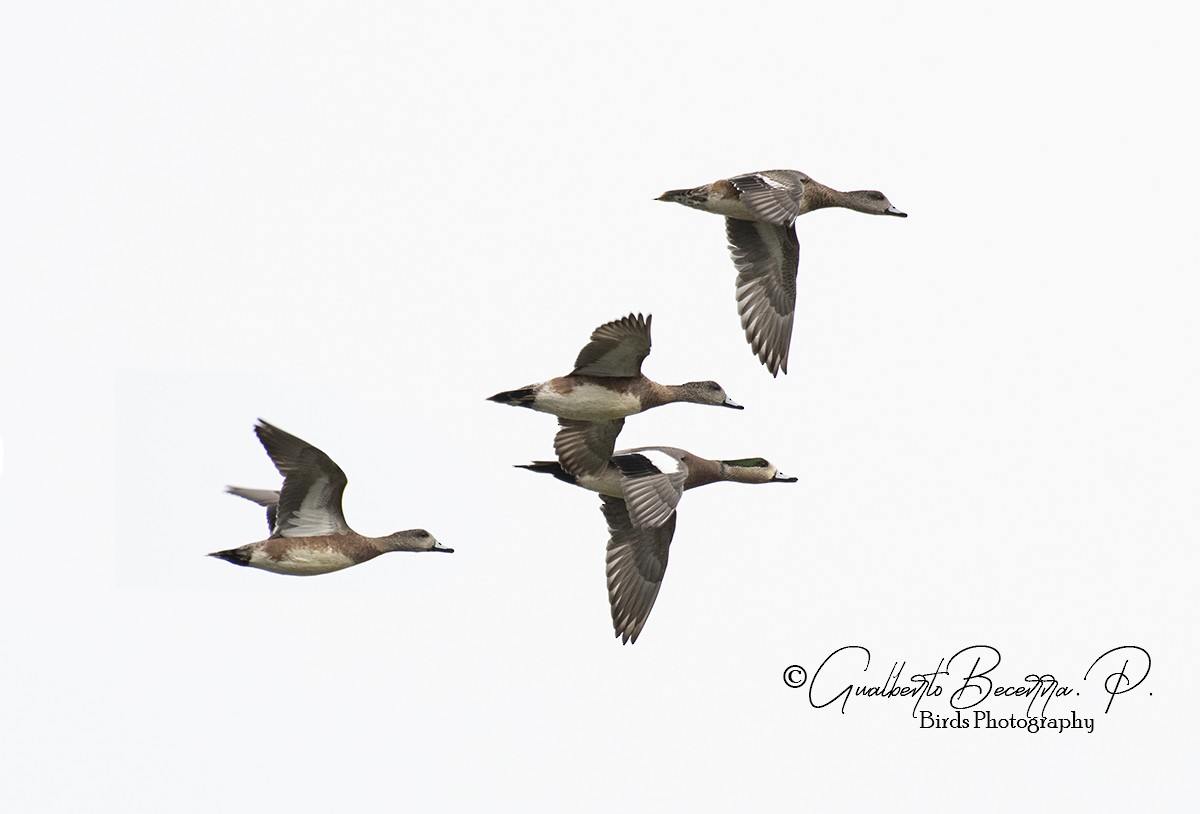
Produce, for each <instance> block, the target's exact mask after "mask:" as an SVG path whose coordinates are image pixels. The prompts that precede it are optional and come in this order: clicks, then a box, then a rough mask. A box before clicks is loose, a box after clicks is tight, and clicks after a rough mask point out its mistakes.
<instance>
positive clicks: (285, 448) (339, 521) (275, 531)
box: [209, 419, 454, 576]
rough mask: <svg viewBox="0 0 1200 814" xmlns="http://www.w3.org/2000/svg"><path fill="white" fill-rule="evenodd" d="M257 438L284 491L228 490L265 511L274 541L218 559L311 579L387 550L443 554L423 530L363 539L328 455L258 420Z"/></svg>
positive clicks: (222, 554)
mask: <svg viewBox="0 0 1200 814" xmlns="http://www.w3.org/2000/svg"><path fill="white" fill-rule="evenodd" d="M254 433H255V435H257V436H258V440H259V441H261V442H262V445H263V447H264V448H265V449H266V450H267V454H268V455H269V456H270V457H271V461H272V462H273V463H274V464H275V468H276V469H278V470H279V474H280V475H283V488H282V489H281V490H280V491H278V492H276V491H273V490H270V489H244V488H242V487H238V486H230V487H228V488H227V490H226V491H228V492H229V493H230V494H234V495H237V496H238V497H243V498H246V499H247V500H251V501H253V502H255V503H257V504H259V505H260V506H266V507H267V526H268V528H270V530H271V536H270V537H268V538H267V539H265V540H260V541H258V542H257V543H250V544H248V545H244V546H240V547H238V548H231V549H228V550H226V551H215V552H213V553H212V554H210V555H209V556H210V557H218V558H219V559H222V560H226V561H228V562H231V563H234V564H235V565H246V566H250V567H251V568H261V569H263V570H264V571H273V572H275V573H276V574H291V575H293V576H311V575H313V574H328V573H329V572H331V571H340V570H341V569H343V568H349V567H350V566H352V565H358V564H359V563H363V562H366V561H367V560H371V559H374V558H375V557H378V556H379V555H380V554H386V553H387V552H389V551H444V552H446V553H447V554H452V553H454V549H453V548H446V547H445V546H443V545H442V544H441V543H439V542H438V541H437V540H436V539H435V538H434V536H433V535H432V534H430V533H429V532H427V531H425V530H424V529H409V530H408V531H398V532H396V533H395V534H389V535H388V536H386V537H365V536H363V535H361V534H359V533H358V532H356V531H354V530H353V529H351V528H350V527H349V526H348V525H346V518H345V517H344V516H343V515H342V492H343V491H344V490H345V488H346V474H345V473H344V472H342V470H341V467H339V466H338V465H337V464H336V463H334V462H333V459H331V458H330V457H329V456H328V455H326V454H325V453H324V452H322V451H321V450H319V449H317V448H316V447H314V446H313V445H312V444H309V443H307V442H305V441H302V440H301V439H299V438H297V437H296V436H294V435H291V434H290V433H286V432H284V431H283V430H281V429H279V428H278V427H275V426H273V425H271V424H268V423H267V422H266V421H263V420H261V419H259V421H258V423H257V424H256V425H255V427H254Z"/></svg>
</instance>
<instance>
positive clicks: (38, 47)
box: [0, 2, 1200, 812]
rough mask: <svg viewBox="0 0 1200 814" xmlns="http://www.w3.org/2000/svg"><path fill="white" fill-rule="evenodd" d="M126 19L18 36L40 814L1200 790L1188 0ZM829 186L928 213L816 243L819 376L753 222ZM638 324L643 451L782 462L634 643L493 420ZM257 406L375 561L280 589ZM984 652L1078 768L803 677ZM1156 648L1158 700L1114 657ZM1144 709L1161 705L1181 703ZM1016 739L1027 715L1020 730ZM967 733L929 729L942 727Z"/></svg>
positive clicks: (848, 216)
mask: <svg viewBox="0 0 1200 814" xmlns="http://www.w3.org/2000/svg"><path fill="white" fill-rule="evenodd" d="M349 5H350V4H341V3H339V4H332V3H331V4H314V3H282V2H280V3H244V2H230V3H204V4H200V3H193V4H186V3H119V4H108V5H106V6H104V7H98V6H96V5H95V4H69V3H66V4H38V5H37V6H36V7H35V6H34V5H33V4H27V5H23V6H16V5H14V6H12V7H10V8H9V9H8V11H7V12H6V14H5V17H6V20H5V22H4V24H3V26H2V28H0V71H2V73H3V76H4V77H5V81H4V84H3V89H2V90H0V103H2V104H3V110H4V120H5V124H4V126H3V134H2V135H0V139H2V144H3V149H2V155H0V168H2V173H3V174H2V178H0V205H2V210H0V252H2V256H0V261H2V264H3V267H2V269H0V273H2V274H3V281H4V284H3V295H2V299H0V318H2V322H0V341H2V343H3V344H2V347H0V353H2V354H3V356H2V360H3V361H2V365H3V367H2V373H3V377H2V379H0V394H2V399H0V438H2V439H3V455H4V460H3V462H2V463H0V466H2V467H3V469H2V474H0V509H2V511H3V517H4V518H5V522H4V524H3V527H2V528H3V530H2V531H0V541H2V542H3V544H4V554H5V563H4V567H3V569H2V571H0V573H2V576H0V583H2V586H3V588H2V590H0V611H2V612H3V619H4V622H3V625H0V631H2V633H0V635H2V637H3V638H2V649H3V655H2V657H0V690H2V692H3V697H4V703H3V707H2V709H3V712H2V713H0V717H2V720H0V751H2V752H4V754H3V755H0V773H2V774H3V775H5V776H4V778H3V783H2V784H0V800H3V802H4V803H5V805H4V808H5V810H9V811H81V810H121V811H162V810H174V811H205V812H207V811H215V810H222V811H263V810H268V811H281V810H288V811H328V810H366V811H375V810H379V811H394V810H398V809H402V808H407V809H412V810H428V811H434V810H515V809H516V808H517V807H518V806H520V808H521V809H522V810H539V811H540V810H545V811H593V810H595V811H600V810H605V811H612V810H621V811H662V810H680V811H764V810H789V809H792V810H794V809H803V810H814V811H829V810H856V811H864V810H878V809H882V808H884V807H886V809H887V810H889V811H907V810H918V809H919V810H923V811H930V810H951V809H953V810H972V811H1011V810H1014V809H1016V808H1018V807H1020V808H1021V810H1043V809H1044V810H1064V809H1073V810H1089V811H1097V810H1133V809H1140V810H1172V809H1174V810H1180V809H1185V808H1190V806H1191V805H1194V804H1195V802H1196V797H1197V789H1196V781H1195V779H1194V778H1195V771H1194V768H1195V750H1194V746H1193V745H1194V743H1195V738H1196V731H1195V720H1196V718H1195V714H1196V705H1195V702H1194V699H1193V693H1194V689H1193V688H1192V686H1191V679H1192V677H1193V676H1194V675H1195V674H1196V669H1197V666H1198V665H1197V659H1196V657H1195V654H1194V647H1195V635H1194V633H1195V630H1194V622H1195V613H1196V600H1195V555H1194V549H1195V545H1196V543H1197V513H1196V496H1197V489H1198V488H1200V474H1198V470H1197V463H1196V462H1197V460H1198V455H1200V433H1198V431H1197V416H1198V415H1200V389H1198V386H1197V383H1198V376H1197V374H1198V373H1200V371H1198V369H1197V368H1198V364H1197V353H1196V351H1197V348H1198V347H1200V330H1198V329H1197V326H1196V313H1197V298H1198V297H1197V295H1198V294H1200V284H1198V282H1197V264H1196V251H1195V237H1194V235H1195V227H1194V225H1193V222H1194V220H1195V218H1196V216H1197V212H1198V211H1200V204H1198V203H1197V200H1196V188H1197V178H1196V175H1197V173H1196V162H1195V158H1194V155H1195V145H1196V143H1197V135H1198V134H1197V132H1196V127H1195V125H1194V122H1193V115H1194V108H1195V104H1194V94H1195V87H1194V85H1195V77H1196V75H1197V65H1196V60H1195V58H1194V53H1195V48H1194V42H1193V39H1194V38H1193V37H1192V33H1193V32H1192V27H1191V26H1190V24H1188V23H1186V22H1185V19H1184V18H1181V17H1176V16H1174V14H1173V13H1172V12H1171V11H1169V10H1168V9H1171V8H1174V6H1171V5H1169V4H1154V3H1143V4H1116V5H1114V4H1089V5H1087V6H1084V5H1082V4H1047V3H1036V4H1022V3H1009V4H1002V5H998V6H996V5H994V6H991V7H987V8H986V9H984V8H974V9H973V10H967V7H965V6H961V4H946V5H944V6H939V5H930V4H921V3H916V4H914V3H908V2H890V3H840V4H839V3H825V4H820V5H808V4H798V3H778V4H750V3H740V4H726V5H722V6H702V5H699V4H695V3H686V4H685V3H679V4H671V5H662V6H655V7H651V6H650V5H649V4H643V3H637V4H626V3H608V4H603V5H600V6H594V7H592V8H591V9H590V10H589V11H587V12H583V11H567V9H568V8H570V7H569V6H568V5H563V4H550V3H544V4H533V3H521V2H515V3H504V4H499V3H496V4H477V5H476V4H450V3H441V4H421V5H415V4H414V5H412V6H411V7H409V6H405V5H401V4H393V3H379V4H354V5H353V7H348V6H349ZM772 167H788V168H794V169H799V170H802V171H805V172H807V173H809V174H810V175H812V176H813V177H814V178H816V179H818V180H820V181H822V182H824V183H826V184H829V185H831V186H834V187H837V188H839V189H863V188H865V189H880V190H882V191H884V192H885V193H886V194H887V195H888V196H889V197H890V198H891V200H892V202H893V203H894V204H895V205H896V206H898V207H899V208H900V209H902V210H904V211H907V212H908V213H909V214H910V217H909V218H908V219H907V220H900V219H895V218H870V217H866V216H862V215H859V214H856V213H852V212H846V211H836V210H834V211H822V212H817V213H814V214H812V215H808V216H805V217H804V218H802V219H801V220H800V221H799V223H798V231H799V235H800V242H801V269H800V276H799V289H800V294H799V300H798V310H797V317H796V332H795V336H794V338H793V342H792V354H791V363H790V370H791V373H790V375H788V376H786V377H780V378H779V379H772V378H771V377H770V376H769V375H768V374H767V373H766V371H765V370H764V369H763V368H762V367H761V366H760V365H758V363H757V361H756V360H755V359H754V358H753V357H752V355H751V353H750V350H749V348H748V346H746V344H745V342H744V339H743V337H742V331H741V328H740V326H739V324H738V320H737V316H736V308H735V303H734V298H733V277H734V270H733V266H732V263H731V262H730V259H729V256H728V252H727V251H726V249H725V242H724V235H723V228H722V223H721V221H720V219H719V218H717V217H714V216H712V215H707V214H704V213H700V212H695V211H691V210H687V209H684V208H682V207H679V206H674V205H668V204H664V203H657V202H655V201H654V200H653V198H654V197H655V196H656V195H658V194H659V193H661V192H662V191H663V190H665V189H668V188H675V187H683V186H693V185H697V184H701V183H704V182H708V181H712V180H715V179H717V178H720V177H725V176H728V175H731V174H735V173H740V172H747V171H751V170H757V169H768V168H772ZM631 311H640V312H645V313H653V314H654V352H653V354H652V355H651V356H650V358H649V359H648V360H647V362H646V365H645V371H646V373H647V374H648V375H650V376H651V377H652V378H655V379H657V380H659V381H664V382H680V381H687V380H691V379H708V378H712V379H716V380H717V381H719V382H721V384H723V385H724V386H725V388H726V389H727V391H728V392H729V393H730V395H731V396H732V397H733V398H734V399H736V400H737V401H739V402H741V403H743V404H745V405H746V410H745V411H744V412H735V411H732V410H716V409H709V408H707V407H701V406H696V405H671V406H668V407H665V408H662V409H658V410H654V411H652V412H650V413H648V414H646V415H644V416H638V417H635V418H633V419H631V420H630V421H629V422H628V425H627V428H626V430H625V433H624V434H623V436H622V438H621V440H620V444H621V445H623V446H634V445H641V444H654V443H658V444H672V445H678V446H683V447H686V448H689V449H691V450H693V451H695V452H697V453H699V454H702V455H706V456H708V457H714V458H735V457H747V456H759V455H761V456H766V457H769V458H770V459H771V460H773V461H775V462H776V463H778V464H779V466H780V467H781V468H782V469H783V470H784V471H785V472H787V473H788V474H792V475H796V476H798V477H799V482H798V483H796V484H794V485H790V486H784V485H771V486H764V487H753V488H752V487H747V486H739V485H724V484H723V485H716V486H712V487H708V488H707V489H705V490H702V491H700V492H694V493H689V494H688V495H687V496H686V498H685V499H684V501H683V503H682V504H681V509H680V520H679V528H678V532H677V534H676V538H675V544H674V546H673V548H672V555H671V557H672V558H671V566H670V569H669V572H668V576H667V579H666V581H665V583H664V587H663V590H662V593H661V594H660V596H659V600H658V604H657V606H656V607H655V609H654V612H653V614H652V615H651V617H650V621H649V624H648V625H647V627H646V629H645V632H644V634H643V636H642V638H641V640H640V641H639V642H638V643H637V644H636V645H634V646H626V647H622V646H621V645H620V644H619V642H614V640H613V639H612V632H611V624H610V620H609V614H608V607H607V597H606V591H605V584H604V573H603V572H604V567H603V560H604V543H605V539H606V534H605V527H604V523H603V519H602V517H601V515H600V512H599V511H598V510H597V507H598V502H599V501H598V500H597V499H596V497H595V496H594V495H592V494H589V493H586V492H583V491H582V490H575V489H571V488H569V487H568V486H566V485H564V484H561V483H559V482H557V481H555V480H553V479H550V478H548V477H545V476H539V475H534V474H531V473H528V472H523V471H520V470H516V469H512V468H511V467H510V464H514V463H521V462H524V461H527V460H530V459H533V458H546V457H549V456H550V455H551V446H550V442H551V438H552V435H553V430H554V421H553V419H552V418H551V417H549V416H546V415H541V414H536V413H533V412H530V411H523V410H522V411H518V410H514V409H511V408H508V407H503V406H499V405H496V404H491V403H488V402H486V401H485V400H484V399H485V397H486V396H488V395H490V394H492V393H494V392H496V391H498V390H504V389H510V388H515V387H519V386H522V385H524V384H527V383H529V382H533V381H539V380H541V379H543V378H548V377H550V376H552V375H559V374H561V373H565V372H567V371H568V370H569V369H570V366H571V362H572V361H573V360H574V357H575V354H576V353H577V352H578V350H579V348H580V347H581V346H582V345H583V343H584V342H585V340H586V338H587V336H588V334H589V332H590V331H591V330H592V329H593V328H594V327H595V326H596V325H598V324H600V323H602V322H605V321H607V320H610V319H615V318H617V317H620V316H622V315H624V314H626V313H629V312H631ZM258 416H262V417H264V418H266V419H268V420H270V421H272V422H274V423H277V424H278V425H280V426H281V427H283V428H285V429H287V430H289V431H291V432H293V433H296V434H298V435H300V436H301V437H303V438H305V439H307V440H309V441H311V442H312V443H314V444H316V445H318V446H319V447H321V448H322V449H323V450H325V451H326V452H328V453H329V454H330V455H331V456H332V457H333V458H334V459H335V460H336V461H337V462H338V463H339V464H340V465H341V466H342V467H343V469H345V471H346V472H347V473H348V475H349V478H350V486H349V489H348V490H347V492H346V499H345V508H346V515H347V517H348V518H349V520H350V522H351V524H352V525H354V526H355V527H356V528H357V529H358V530H360V531H362V532H364V533H367V534H385V533H388V532H391V531H394V530H397V529H403V528H410V527H413V526H422V527H425V528H428V529H430V530H431V531H433V532H434V533H435V534H436V535H437V536H438V537H439V538H440V539H441V540H442V541H443V542H444V543H446V544H447V545H450V546H453V547H454V548H456V549H457V553H455V554H454V555H452V556H444V555H437V556H433V555H410V554H403V555H400V554H397V555H389V556H386V557H383V558H380V559H378V560H376V561H373V562H371V563H368V564H366V565H363V566H361V567H357V568H353V569H350V570H347V571H343V572H339V573H336V574H332V575H328V576H323V577H317V578H309V579H297V578H289V577H281V576H277V575H273V574H268V573H265V572H260V571H255V570H250V569H241V568H235V567H232V566H230V565H229V564H227V563H224V562H220V561H218V560H215V559H209V558H206V557H204V556H202V555H203V554H204V553H205V552H208V551H212V550H216V549H219V548H229V547H233V546H236V545H240V544H242V543H246V542H250V541H252V540H256V539H260V538H261V537H262V536H264V533H265V524H264V523H263V519H262V517H261V513H260V512H259V510H258V509H256V508H255V507H254V506H252V505H250V504H248V503H244V502H241V501H238V500H237V499H235V498H232V497H228V496H226V495H223V494H222V491H221V490H222V487H223V486H224V485H225V484H227V483H234V484H239V485H245V486H255V487H273V486H274V485H276V484H277V483H278V477H277V475H276V474H275V472H274V470H273V468H272V467H271V465H270V462H269V461H268V459H267V458H266V456H265V455H264V454H263V452H262V450H261V448H260V447H259V445H258V443H257V441H256V440H255V438H254V436H253V434H252V432H251V426H252V424H253V421H254V419H255V418H256V417H258ZM977 643H987V644H991V645H993V646H995V647H997V648H998V649H999V650H1000V651H1001V653H1002V654H1003V657H1004V661H1003V663H1002V665H1001V667H1000V668H998V669H997V673H996V676H997V678H1000V679H1002V681H1001V683H1011V684H1020V683H1021V682H1022V680H1023V678H1024V676H1025V675H1026V674H1027V673H1046V672H1050V673H1054V674H1055V675H1056V676H1058V677H1059V679H1060V680H1061V681H1063V682H1065V683H1067V684H1069V685H1071V686H1073V687H1080V688H1081V689H1083V690H1084V692H1083V693H1082V694H1081V695H1080V696H1078V697H1077V698H1075V699H1073V700H1072V699H1064V700H1063V701H1061V702H1057V701H1056V702H1054V704H1052V706H1051V709H1050V711H1051V712H1059V713H1064V714H1069V711H1070V709H1072V708H1075V709H1077V710H1078V711H1079V712H1080V713H1081V714H1084V715H1088V716H1091V717H1096V718H1097V721H1096V728H1095V732H1094V734H1091V735H1088V734H1084V733H1080V732H1071V733H1066V734H1061V735H1060V734H1057V733H1053V732H1044V733H1039V734H1038V735H1029V734H1027V733H1025V732H1019V731H1003V732H1002V731H994V730H993V731H977V730H972V731H967V732H957V731H952V730H940V731H929V730H926V731H922V730H920V728H919V727H918V725H917V722H916V721H915V720H914V719H913V718H912V717H910V704H909V703H908V702H905V701H879V700H869V699H862V698H858V699H851V702H850V704H849V705H848V707H847V712H846V714H845V715H842V714H839V713H838V712H837V711H836V710H835V709H833V708H829V709H822V710H816V709H813V708H811V707H810V706H809V705H808V703H807V696H806V694H805V692H804V691H803V690H791V689H788V688H787V687H785V686H784V684H783V682H782V680H781V675H782V671H783V669H784V668H785V667H786V666H787V665H789V664H794V663H795V664H802V665H805V666H807V667H808V668H809V670H810V671H811V670H812V669H813V668H815V667H816V666H817V664H819V662H820V661H821V659H823V658H824V657H825V656H826V655H827V654H828V653H830V652H831V651H833V650H834V649H836V648H838V647H841V646H843V645H848V644H860V645H865V646H867V647H870V648H871V651H872V654H873V661H872V665H871V670H870V672H869V673H866V674H862V675H861V676H858V677H852V678H853V680H854V681H856V682H861V683H866V684H878V683H881V682H882V681H883V680H884V679H885V678H886V676H887V672H888V667H889V666H890V665H891V664H892V663H893V662H896V661H906V662H907V665H908V666H907V668H906V672H905V680H907V677H908V676H909V675H910V674H911V673H913V672H925V671H930V670H933V669H934V668H935V667H936V665H937V662H938V660H939V659H941V658H945V657H948V656H949V655H951V654H952V653H954V652H955V651H956V650H958V649H960V648H962V647H964V646H967V645H971V644H977ZM1123 644H1138V645H1141V646H1143V647H1145V648H1146V649H1147V650H1149V651H1150V653H1151V655H1152V656H1153V658H1154V666H1153V670H1152V673H1151V675H1150V677H1149V678H1148V679H1147V680H1146V682H1145V683H1144V684H1143V685H1142V686H1141V687H1139V688H1138V689H1137V690H1135V691H1131V692H1130V693H1128V694H1126V695H1123V696H1121V697H1119V698H1117V699H1116V702H1115V703H1114V704H1113V709H1112V711H1111V712H1110V713H1109V714H1108V715H1105V714H1104V712H1103V709H1104V704H1105V701H1106V700H1107V699H1106V698H1105V697H1104V696H1103V695H1102V694H1101V693H1099V691H1098V689H1099V688H1098V687H1096V686H1095V685H1096V682H1095V680H1092V681H1089V682H1087V683H1086V684H1084V683H1083V682H1082V676H1083V673H1084V671H1085V670H1086V669H1087V667H1088V665H1089V664H1091V662H1092V661H1093V659H1094V658H1095V657H1096V656H1098V655H1099V654H1100V653H1102V652H1104V651H1105V650H1107V649H1109V648H1110V647H1114V646H1117V645H1123ZM1150 693H1153V695H1150ZM987 707H988V708H989V709H991V710H993V711H994V712H995V713H998V714H1003V715H1007V714H1009V713H1013V712H1018V713H1019V712H1020V709H1021V707H1022V705H1020V704H1017V703H1012V704H1004V703H1000V702H998V701H997V702H995V703H988V704H987ZM929 708H931V709H936V710H937V711H939V712H943V713H944V712H946V711H947V708H946V705H945V703H944V701H943V702H939V704H936V705H935V704H932V703H931V704H930V705H929Z"/></svg>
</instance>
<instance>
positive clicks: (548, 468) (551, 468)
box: [514, 461, 575, 483]
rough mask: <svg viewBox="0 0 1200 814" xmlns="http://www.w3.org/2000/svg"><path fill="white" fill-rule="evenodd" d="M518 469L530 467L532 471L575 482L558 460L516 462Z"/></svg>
mask: <svg viewBox="0 0 1200 814" xmlns="http://www.w3.org/2000/svg"><path fill="white" fill-rule="evenodd" d="M514 466H516V467H517V469H528V470H529V471H530V472H542V473H544V474H547V475H553V476H554V477H556V478H558V479H559V480H561V481H565V482H567V483H574V482H575V478H574V476H572V475H569V474H567V472H566V470H564V469H563V468H562V466H561V465H560V464H559V462H558V461H534V462H533V463H531V464H514Z"/></svg>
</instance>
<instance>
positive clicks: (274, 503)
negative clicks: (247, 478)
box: [225, 486, 279, 531]
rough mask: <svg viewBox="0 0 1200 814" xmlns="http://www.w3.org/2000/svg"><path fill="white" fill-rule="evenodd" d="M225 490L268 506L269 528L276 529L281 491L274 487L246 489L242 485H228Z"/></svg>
mask: <svg viewBox="0 0 1200 814" xmlns="http://www.w3.org/2000/svg"><path fill="white" fill-rule="evenodd" d="M225 491H226V492H228V493H229V494H231V495H237V496H238V497H241V498H245V499H246V500H249V501H250V502H251V503H257V504H258V505H259V506H265V507H266V508H267V528H268V529H270V530H271V531H275V521H276V519H277V517H278V515H279V492H277V491H275V490H274V489H246V488H244V487H242V486H226V487H225Z"/></svg>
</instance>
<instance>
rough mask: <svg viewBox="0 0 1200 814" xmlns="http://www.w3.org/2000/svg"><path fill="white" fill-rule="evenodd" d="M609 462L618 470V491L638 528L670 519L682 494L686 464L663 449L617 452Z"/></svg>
mask: <svg viewBox="0 0 1200 814" xmlns="http://www.w3.org/2000/svg"><path fill="white" fill-rule="evenodd" d="M612 462H613V463H614V464H616V465H617V467H618V468H619V469H620V470H621V491H622V492H623V493H624V494H625V505H626V507H627V508H628V510H629V518H630V520H631V521H632V522H633V525H634V526H636V527H638V528H643V529H652V528H658V527H660V526H662V525H663V524H665V523H667V522H668V521H670V522H672V523H673V522H674V520H671V518H672V517H674V515H675V507H676V506H678V505H679V499H680V498H681V497H683V486H684V483H685V482H686V481H687V474H688V470H687V464H685V463H684V462H683V459H682V458H680V457H678V456H676V455H672V454H671V453H670V452H668V451H666V450H664V449H657V448H645V449H637V450H628V451H624V452H620V453H618V454H616V455H614V456H613V457H612Z"/></svg>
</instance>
